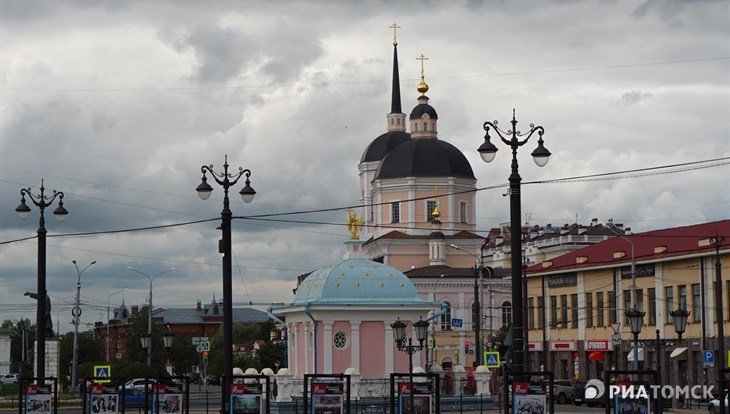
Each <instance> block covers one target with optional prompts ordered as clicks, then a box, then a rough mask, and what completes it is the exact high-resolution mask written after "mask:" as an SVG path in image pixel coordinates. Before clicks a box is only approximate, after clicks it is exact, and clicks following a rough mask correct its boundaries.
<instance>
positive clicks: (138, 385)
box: [124, 378, 155, 391]
mask: <svg viewBox="0 0 730 414" xmlns="http://www.w3.org/2000/svg"><path fill="white" fill-rule="evenodd" d="M145 381H147V383H148V384H150V385H152V384H155V380H154V379H152V378H149V379H145V378H135V379H133V380H129V381H127V382H126V383H125V384H124V388H127V389H129V388H134V389H138V390H141V391H144V384H145Z"/></svg>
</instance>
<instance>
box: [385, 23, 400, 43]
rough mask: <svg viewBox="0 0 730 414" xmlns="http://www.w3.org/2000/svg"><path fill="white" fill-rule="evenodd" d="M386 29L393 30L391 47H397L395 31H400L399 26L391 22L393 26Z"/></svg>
mask: <svg viewBox="0 0 730 414" xmlns="http://www.w3.org/2000/svg"><path fill="white" fill-rule="evenodd" d="M388 27H389V28H391V29H393V46H398V35H397V34H396V32H395V31H396V30H398V29H400V26H398V25H397V24H396V23H395V22H393V24H392V25H390V26H388Z"/></svg>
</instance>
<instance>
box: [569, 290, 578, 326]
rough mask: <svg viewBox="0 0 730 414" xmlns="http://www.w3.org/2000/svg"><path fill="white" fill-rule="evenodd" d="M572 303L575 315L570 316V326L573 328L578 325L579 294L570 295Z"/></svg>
mask: <svg viewBox="0 0 730 414" xmlns="http://www.w3.org/2000/svg"><path fill="white" fill-rule="evenodd" d="M570 302H571V303H570V304H571V305H572V308H573V316H572V317H571V318H570V327H571V328H577V327H578V294H577V293H573V294H572V295H570Z"/></svg>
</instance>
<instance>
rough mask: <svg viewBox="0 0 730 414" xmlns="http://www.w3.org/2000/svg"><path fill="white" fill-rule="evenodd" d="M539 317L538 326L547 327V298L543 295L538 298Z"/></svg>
mask: <svg viewBox="0 0 730 414" xmlns="http://www.w3.org/2000/svg"><path fill="white" fill-rule="evenodd" d="M537 317H538V318H539V320H538V321H537V328H538V329H545V323H544V322H545V298H544V297H542V296H540V297H538V298H537Z"/></svg>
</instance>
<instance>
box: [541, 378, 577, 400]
mask: <svg viewBox="0 0 730 414" xmlns="http://www.w3.org/2000/svg"><path fill="white" fill-rule="evenodd" d="M541 384H542V386H543V387H545V390H546V394H547V387H548V386H549V385H550V381H543V382H542V383H541ZM574 384H575V383H574V382H573V381H570V380H553V399H555V401H557V402H558V404H566V403H569V402H570V401H571V398H572V396H573V385H574Z"/></svg>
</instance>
